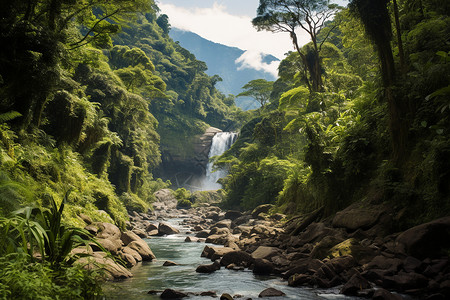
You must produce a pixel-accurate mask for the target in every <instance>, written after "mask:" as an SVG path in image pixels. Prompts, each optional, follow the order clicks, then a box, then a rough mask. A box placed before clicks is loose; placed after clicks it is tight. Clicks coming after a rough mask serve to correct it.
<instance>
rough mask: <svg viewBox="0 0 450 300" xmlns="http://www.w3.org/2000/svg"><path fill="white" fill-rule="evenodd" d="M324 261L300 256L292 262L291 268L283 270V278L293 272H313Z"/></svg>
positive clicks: (288, 276)
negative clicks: (300, 257)
mask: <svg viewBox="0 0 450 300" xmlns="http://www.w3.org/2000/svg"><path fill="white" fill-rule="evenodd" d="M323 265H324V263H323V262H322V261H320V260H318V259H312V258H309V257H308V258H302V259H299V260H297V261H294V262H292V264H291V268H290V269H289V270H288V271H287V272H285V274H284V275H283V277H284V278H285V279H287V278H290V277H291V276H292V275H294V274H310V275H311V274H314V273H315V272H317V270H319V269H320V268H321V267H322V266H323Z"/></svg>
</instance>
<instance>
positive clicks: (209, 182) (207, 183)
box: [201, 132, 238, 190]
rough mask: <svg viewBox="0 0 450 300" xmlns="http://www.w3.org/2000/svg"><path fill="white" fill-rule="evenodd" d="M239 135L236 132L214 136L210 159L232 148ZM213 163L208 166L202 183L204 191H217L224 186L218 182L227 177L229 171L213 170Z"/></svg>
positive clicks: (219, 133)
mask: <svg viewBox="0 0 450 300" xmlns="http://www.w3.org/2000/svg"><path fill="white" fill-rule="evenodd" d="M237 136H238V134H237V133H236V132H218V133H216V134H215V135H214V137H213V139H212V143H211V149H210V150H209V155H208V158H209V159H211V158H212V157H214V156H218V155H222V154H223V153H224V152H225V151H227V150H228V149H230V148H231V145H233V143H234V142H235V141H236V138H237ZM213 164H214V163H213V162H211V161H210V162H208V164H207V165H206V175H205V178H204V179H203V180H202V182H201V189H202V190H217V189H220V188H222V186H221V185H220V184H219V183H217V180H219V179H220V178H223V177H225V176H227V170H221V169H217V170H213Z"/></svg>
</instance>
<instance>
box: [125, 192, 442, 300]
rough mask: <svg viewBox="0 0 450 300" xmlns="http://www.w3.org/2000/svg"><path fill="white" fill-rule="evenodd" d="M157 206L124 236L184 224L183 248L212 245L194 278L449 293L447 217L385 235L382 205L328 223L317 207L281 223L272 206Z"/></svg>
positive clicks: (383, 292)
mask: <svg viewBox="0 0 450 300" xmlns="http://www.w3.org/2000/svg"><path fill="white" fill-rule="evenodd" d="M154 207H155V210H154V211H153V212H152V213H151V214H141V213H134V214H133V215H132V216H131V218H130V222H129V223H128V224H127V226H128V229H129V231H128V232H127V233H123V235H124V236H133V237H138V238H139V239H141V238H144V239H145V238H149V237H155V236H163V235H171V234H178V233H179V230H178V229H177V228H175V227H173V226H171V225H170V224H168V223H167V222H166V220H168V219H173V218H180V219H182V220H183V221H182V222H181V224H182V225H183V227H184V228H185V229H184V230H185V233H186V234H187V237H186V239H185V243H189V242H191V243H193V242H194V243H202V242H206V243H209V244H215V245H217V246H212V245H206V246H204V249H203V253H202V256H204V257H206V258H209V259H210V260H211V263H202V264H201V265H199V266H197V270H196V271H197V272H198V273H202V274H203V273H213V272H217V271H218V270H220V269H221V268H227V269H232V270H236V271H243V272H249V270H250V271H251V272H252V273H253V274H257V275H276V276H279V277H281V278H283V279H284V280H286V282H287V284H288V285H289V286H290V287H315V288H320V289H329V288H334V289H338V290H339V291H340V293H342V294H344V295H349V296H357V297H364V298H371V299H403V298H405V297H407V296H409V297H412V298H413V299H414V298H415V299H428V300H430V299H447V298H448V297H449V296H450V274H449V269H450V264H449V258H448V254H446V253H445V249H446V247H448V235H449V228H450V218H443V219H439V220H435V221H433V222H430V223H426V224H422V225H419V226H416V227H413V228H410V229H409V230H407V231H405V232H400V233H395V234H389V231H390V230H392V228H391V226H392V220H393V218H394V217H395V216H393V214H392V213H391V211H390V209H389V207H387V206H383V205H378V206H365V207H364V208H361V207H358V206H350V207H348V208H347V209H346V210H344V211H341V212H339V213H337V214H336V215H335V216H334V218H331V219H325V220H322V219H321V210H320V209H319V210H317V211H315V212H313V213H311V214H310V215H308V216H297V217H295V218H292V219H290V220H286V216H284V215H281V214H269V212H270V209H271V208H272V206H271V205H263V206H259V207H257V208H256V209H255V210H253V211H252V212H247V213H241V212H238V211H222V210H221V209H220V208H219V207H217V206H213V205H209V204H204V205H202V206H200V207H196V208H191V209H177V208H176V199H174V198H172V197H170V195H169V194H168V193H166V194H164V196H163V197H160V198H159V202H156V203H155V204H154ZM126 247H128V246H125V248H126ZM150 247H151V240H150ZM125 248H123V249H125ZM442 251H444V252H442ZM118 252H120V253H124V251H123V250H119V251H118ZM120 255H122V257H123V258H126V257H127V256H126V255H123V254H120ZM128 263H129V265H130V266H131V265H133V263H132V261H131V262H130V261H128ZM168 263H169V262H168ZM159 292H160V293H162V292H163V291H159ZM180 292H183V291H180ZM205 292H206V291H205ZM281 292H283V291H281ZM158 295H159V294H158ZM405 295H407V296H405ZM231 296H233V295H231ZM163 297H164V296H163Z"/></svg>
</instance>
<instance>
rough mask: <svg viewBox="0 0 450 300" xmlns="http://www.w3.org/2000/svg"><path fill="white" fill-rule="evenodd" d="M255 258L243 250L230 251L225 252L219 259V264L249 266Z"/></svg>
mask: <svg viewBox="0 0 450 300" xmlns="http://www.w3.org/2000/svg"><path fill="white" fill-rule="evenodd" d="M254 260H255V259H254V258H253V257H252V256H251V255H250V254H248V253H247V252H244V251H230V252H228V253H225V254H224V255H223V257H222V259H221V260H220V264H221V265H222V266H228V265H231V264H235V265H236V266H244V267H248V266H250V265H251V264H252V263H253V261H254Z"/></svg>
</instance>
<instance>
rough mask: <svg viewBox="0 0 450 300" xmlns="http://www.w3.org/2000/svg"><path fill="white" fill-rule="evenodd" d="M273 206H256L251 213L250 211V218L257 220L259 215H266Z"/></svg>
mask: <svg viewBox="0 0 450 300" xmlns="http://www.w3.org/2000/svg"><path fill="white" fill-rule="evenodd" d="M273 207H274V205H273V204H261V205H260V206H257V207H256V208H255V209H254V210H253V211H252V214H251V215H252V217H253V218H257V217H258V215H259V214H261V213H263V214H267V213H268V212H269V210H270V209H271V208H273Z"/></svg>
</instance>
